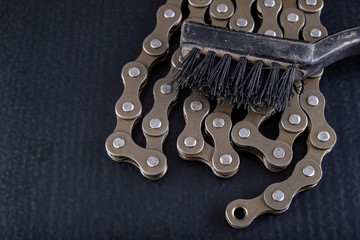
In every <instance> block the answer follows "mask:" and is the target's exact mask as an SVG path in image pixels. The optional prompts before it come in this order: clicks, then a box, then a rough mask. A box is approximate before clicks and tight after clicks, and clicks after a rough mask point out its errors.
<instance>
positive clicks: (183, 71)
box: [173, 48, 200, 88]
mask: <svg viewBox="0 0 360 240" xmlns="http://www.w3.org/2000/svg"><path fill="white" fill-rule="evenodd" d="M199 53H200V50H199V49H198V48H193V49H191V51H190V52H189V53H188V54H187V55H186V56H185V58H184V59H183V61H182V62H181V63H180V64H179V65H177V66H176V67H175V69H174V71H177V74H176V75H177V76H176V75H175V78H174V80H173V82H177V83H178V85H177V86H178V87H180V88H183V87H188V85H189V80H190V79H189V76H190V75H191V73H192V70H193V68H194V66H195V65H196V63H197V61H198V59H199V58H198V56H199Z"/></svg>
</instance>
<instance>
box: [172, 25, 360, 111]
mask: <svg viewBox="0 0 360 240" xmlns="http://www.w3.org/2000/svg"><path fill="white" fill-rule="evenodd" d="M180 45H181V54H182V61H181V63H180V64H179V65H178V66H177V67H176V71H177V72H176V74H175V76H174V82H176V83H177V86H178V87H179V88H190V89H193V90H197V91H200V92H202V93H203V94H205V95H207V96H208V97H211V98H216V99H223V100H225V102H226V101H227V102H230V103H233V104H235V105H237V107H240V106H242V107H244V108H245V109H249V107H251V106H252V107H264V108H266V109H268V110H271V111H273V112H280V111H283V110H284V109H285V107H286V106H288V105H289V103H290V99H291V96H292V95H293V93H294V91H298V90H299V89H298V88H296V87H295V81H299V80H302V79H304V78H305V77H309V76H311V75H312V74H315V73H316V72H318V71H320V70H321V69H322V68H324V67H326V66H328V65H330V64H332V63H334V62H336V61H339V60H341V59H343V58H345V57H349V56H352V55H355V54H359V53H360V27H356V28H351V29H348V30H344V31H342V32H339V33H337V34H334V35H331V36H328V37H326V38H324V39H322V40H320V41H319V42H317V43H314V44H313V43H308V42H304V41H298V40H291V39H284V38H277V37H272V36H266V35H262V34H257V33H248V32H242V31H234V30H230V29H225V28H221V27H215V26H210V25H207V24H203V23H198V22H191V21H187V22H185V23H184V24H183V26H182V35H181V39H180Z"/></svg>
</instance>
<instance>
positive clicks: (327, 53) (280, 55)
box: [180, 21, 360, 78]
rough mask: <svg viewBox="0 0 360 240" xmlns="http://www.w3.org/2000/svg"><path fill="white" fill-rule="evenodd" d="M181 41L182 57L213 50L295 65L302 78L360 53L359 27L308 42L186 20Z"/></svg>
mask: <svg viewBox="0 0 360 240" xmlns="http://www.w3.org/2000/svg"><path fill="white" fill-rule="evenodd" d="M180 41H181V46H182V48H181V52H182V55H186V54H187V53H188V52H189V51H190V50H191V49H193V48H198V49H200V50H201V52H202V53H203V54H206V53H207V52H209V51H214V52H216V53H217V55H218V56H219V57H223V56H224V55H225V54H229V55H231V56H232V57H233V58H235V59H239V58H240V57H246V58H248V59H249V60H250V61H254V62H255V61H256V60H261V61H263V62H264V63H265V64H267V65H270V66H271V64H272V63H274V62H277V63H279V64H280V65H281V66H283V67H287V66H288V65H294V66H296V68H297V70H299V71H300V72H301V73H302V74H301V77H302V78H305V77H307V76H311V75H312V74H314V73H316V72H317V71H319V70H320V69H322V68H324V67H326V66H328V65H330V64H332V63H334V62H337V61H339V60H341V59H343V58H346V57H350V56H353V55H356V54H359V53H360V27H354V28H350V29H347V30H344V31H341V32H339V33H336V34H333V35H331V36H328V37H325V38H324V39H322V40H320V41H318V42H317V43H310V42H305V41H299V40H292V39H285V38H279V37H272V36H267V35H264V34H258V33H249V32H243V31H233V30H230V29H226V28H220V27H215V26H210V25H207V24H201V23H196V22H190V21H187V22H185V23H184V24H183V26H182V35H181V40H180Z"/></svg>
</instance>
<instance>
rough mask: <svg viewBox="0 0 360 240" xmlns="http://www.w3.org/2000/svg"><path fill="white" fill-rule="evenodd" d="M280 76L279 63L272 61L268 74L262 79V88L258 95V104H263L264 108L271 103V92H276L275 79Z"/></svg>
mask: <svg viewBox="0 0 360 240" xmlns="http://www.w3.org/2000/svg"><path fill="white" fill-rule="evenodd" d="M279 76H280V65H279V64H278V63H273V64H272V66H271V68H270V71H269V74H268V76H267V78H266V80H265V81H264V84H263V86H262V90H261V92H260V94H259V96H258V98H259V99H258V103H257V104H258V105H259V106H263V107H265V108H269V107H271V106H272V105H273V103H272V99H273V94H276V92H277V85H276V83H277V81H278V80H279Z"/></svg>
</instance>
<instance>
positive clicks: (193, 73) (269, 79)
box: [173, 48, 296, 112]
mask: <svg viewBox="0 0 360 240" xmlns="http://www.w3.org/2000/svg"><path fill="white" fill-rule="evenodd" d="M199 53H200V50H199V49H197V48H193V49H192V50H191V51H190V52H189V53H188V54H187V55H186V57H185V58H184V60H183V61H182V62H181V63H180V64H179V65H178V66H177V67H176V68H175V69H176V70H177V71H178V72H177V74H176V76H175V77H174V80H173V81H174V82H177V83H178V87H180V88H184V87H188V88H191V89H192V90H195V91H200V92H202V94H204V95H206V96H208V97H210V98H217V99H222V100H225V102H231V103H234V104H235V105H237V107H238V108H239V107H243V108H245V109H247V110H249V108H250V107H251V106H252V107H264V108H265V109H267V110H269V111H271V112H280V111H283V110H284V109H285V108H286V106H288V105H289V104H290V99H291V97H292V95H293V86H294V81H295V72H296V68H295V67H294V66H289V67H287V68H286V69H281V67H280V65H279V64H278V63H273V64H272V66H271V67H270V68H269V67H264V63H263V62H262V61H260V60H258V61H255V62H254V63H252V64H251V68H250V67H248V65H250V64H248V61H247V59H246V58H245V57H241V58H240V59H239V60H238V62H237V64H236V65H235V64H234V65H235V67H232V57H231V56H230V55H228V54H225V55H224V56H223V57H222V58H220V59H219V58H217V57H216V54H215V52H213V51H209V52H208V53H207V54H206V55H205V56H203V57H202V59H201V57H199V55H200V54H199ZM199 59H201V60H199Z"/></svg>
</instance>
